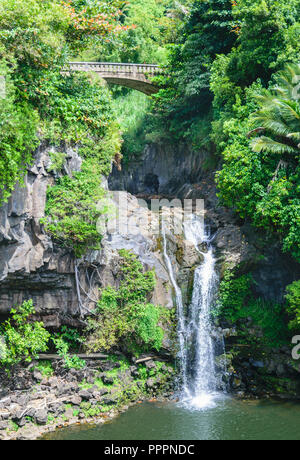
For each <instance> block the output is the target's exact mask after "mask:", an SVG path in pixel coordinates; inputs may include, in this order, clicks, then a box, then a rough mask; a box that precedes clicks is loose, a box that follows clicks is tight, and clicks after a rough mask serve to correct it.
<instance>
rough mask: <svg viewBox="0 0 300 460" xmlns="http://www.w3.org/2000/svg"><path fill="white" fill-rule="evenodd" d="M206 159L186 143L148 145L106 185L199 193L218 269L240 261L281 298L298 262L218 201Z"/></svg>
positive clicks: (260, 290)
mask: <svg viewBox="0 0 300 460" xmlns="http://www.w3.org/2000/svg"><path fill="white" fill-rule="evenodd" d="M209 161H210V156H209V154H208V153H207V152H205V151H203V152H199V153H195V152H192V151H191V150H190V149H189V148H188V147H187V146H179V147H173V148H172V147H170V146H169V147H164V146H159V145H151V146H147V147H146V148H145V150H144V152H143V154H142V155H141V157H140V159H139V160H135V161H133V162H131V163H130V164H129V165H128V167H127V168H126V169H124V170H123V171H117V169H116V168H114V169H113V172H112V175H111V176H110V178H109V187H110V189H111V190H128V191H129V192H130V193H133V194H135V195H138V196H141V197H144V198H146V199H150V198H153V197H155V198H157V197H158V196H160V197H165V196H166V197H168V198H174V197H176V198H179V199H181V200H183V199H203V200H204V205H205V215H206V222H207V224H209V225H210V226H211V229H212V233H213V234H214V246H215V249H216V255H217V257H218V262H219V270H220V272H221V274H222V272H223V271H224V269H225V267H226V266H229V267H238V270H239V271H240V272H241V274H243V273H247V272H249V271H251V272H252V274H253V277H254V279H255V281H256V283H257V284H256V287H255V290H256V294H257V295H259V296H262V297H264V298H265V299H267V300H275V301H279V302H280V301H282V299H283V295H284V290H285V287H286V286H287V285H288V284H290V283H291V282H293V281H295V280H297V279H299V277H300V265H299V264H297V263H296V262H295V261H294V260H293V259H292V258H291V257H289V256H288V255H286V254H283V253H282V252H281V249H280V245H279V244H278V243H276V242H274V240H272V239H270V238H267V236H266V235H265V234H263V233H260V232H259V231H257V230H256V229H254V228H253V227H252V226H251V225H250V224H249V223H245V222H243V221H241V220H240V219H239V217H238V216H237V215H236V214H234V213H233V212H232V211H231V210H229V209H226V208H224V207H222V206H221V205H220V203H219V201H218V198H217V190H216V186H215V181H214V174H215V173H214V171H213V170H212V169H211V168H210V169H208V164H209Z"/></svg>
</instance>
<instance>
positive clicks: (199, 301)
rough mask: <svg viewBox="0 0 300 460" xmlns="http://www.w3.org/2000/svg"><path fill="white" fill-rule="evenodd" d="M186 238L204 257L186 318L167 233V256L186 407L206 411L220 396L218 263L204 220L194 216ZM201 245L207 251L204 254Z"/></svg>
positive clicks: (165, 254) (197, 272)
mask: <svg viewBox="0 0 300 460" xmlns="http://www.w3.org/2000/svg"><path fill="white" fill-rule="evenodd" d="M184 233H185V238H186V239H187V240H189V241H190V242H192V243H194V245H195V247H196V249H197V250H198V251H199V252H201V254H202V255H203V258H204V260H203V263H202V264H201V265H200V266H199V267H198V268H197V269H196V271H195V275H194V287H193V296H192V302H191V305H190V308H189V312H188V315H187V317H186V316H185V311H184V306H183V301H182V294H181V290H180V288H179V286H178V285H177V283H176V277H175V275H174V271H173V266H172V263H171V260H170V257H169V255H168V253H167V241H166V235H165V232H164V231H163V239H164V256H165V260H166V263H167V266H168V271H169V274H170V279H171V282H172V284H173V286H174V290H175V293H176V301H177V315H178V324H179V327H178V329H179V331H178V335H179V345H180V351H179V360H180V366H181V372H182V380H183V387H182V392H181V395H182V400H183V402H184V403H185V404H186V405H189V406H192V407H195V408H199V409H201V408H204V407H207V406H209V405H211V404H212V402H213V399H214V396H215V394H216V388H217V383H216V372H215V353H214V341H213V338H212V323H211V309H212V304H213V298H214V294H215V291H216V286H217V283H218V277H217V274H216V270H215V265H216V261H215V258H214V254H213V248H212V247H211V244H210V236H209V234H208V233H207V232H206V231H205V227H204V224H203V222H202V220H201V219H200V218H198V217H197V216H195V215H192V216H191V218H190V219H189V221H188V222H185V224H184ZM201 243H204V244H206V246H207V251H204V250H203V251H200V249H199V246H200V244H201Z"/></svg>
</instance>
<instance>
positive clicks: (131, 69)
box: [68, 62, 162, 75]
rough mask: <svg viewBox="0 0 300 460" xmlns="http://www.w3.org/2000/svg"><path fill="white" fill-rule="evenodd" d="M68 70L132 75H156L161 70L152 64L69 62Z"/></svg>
mask: <svg viewBox="0 0 300 460" xmlns="http://www.w3.org/2000/svg"><path fill="white" fill-rule="evenodd" d="M68 66H69V69H71V70H74V71H81V72H100V73H106V72H108V73H133V74H139V73H140V74H151V75H156V74H159V73H161V72H162V69H161V68H160V67H159V66H157V65H154V64H123V63H118V62H116V63H114V62H69V63H68Z"/></svg>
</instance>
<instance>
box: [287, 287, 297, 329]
mask: <svg viewBox="0 0 300 460" xmlns="http://www.w3.org/2000/svg"><path fill="white" fill-rule="evenodd" d="M286 291H287V295H286V300H287V303H288V308H287V311H288V313H289V314H290V315H291V316H293V317H294V318H293V319H292V320H291V321H290V323H289V328H290V329H292V330H296V331H299V329H300V281H295V282H294V283H292V284H290V285H289V286H288V287H287V289H286Z"/></svg>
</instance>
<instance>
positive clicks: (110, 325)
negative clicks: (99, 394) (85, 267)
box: [86, 250, 164, 351]
mask: <svg viewBox="0 0 300 460" xmlns="http://www.w3.org/2000/svg"><path fill="white" fill-rule="evenodd" d="M119 255H120V257H121V259H120V279H119V288H118V289H116V288H113V287H107V288H105V289H104V290H103V291H102V295H101V300H100V302H99V303H98V307H97V318H96V319H93V318H91V319H90V320H89V326H88V328H87V331H88V332H89V335H88V339H87V342H86V345H87V348H88V349H89V350H90V351H99V350H100V351H101V350H110V349H112V348H114V347H115V346H117V345H118V346H121V347H122V346H123V347H126V348H127V349H128V348H129V349H131V351H138V350H151V349H153V348H154V349H156V350H159V349H160V348H161V346H162V340H163V336H164V333H163V330H162V328H161V327H160V326H159V322H160V320H162V316H163V315H162V308H161V307H159V306H155V305H153V304H151V303H150V302H149V297H150V296H151V293H152V291H153V289H154V287H155V274H154V271H148V272H146V273H144V271H143V265H142V264H141V263H140V262H139V260H138V258H137V257H136V256H135V255H134V254H133V253H131V252H128V251H125V250H122V251H120V252H119Z"/></svg>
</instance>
